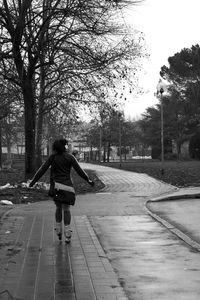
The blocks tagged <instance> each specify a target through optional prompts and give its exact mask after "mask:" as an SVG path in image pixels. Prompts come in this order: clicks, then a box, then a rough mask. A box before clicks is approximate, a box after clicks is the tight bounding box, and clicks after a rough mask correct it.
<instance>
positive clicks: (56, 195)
mask: <svg viewBox="0 0 200 300" xmlns="http://www.w3.org/2000/svg"><path fill="white" fill-rule="evenodd" d="M67 144H68V142H67V140H65V139H60V140H56V141H55V142H54V143H53V146H52V150H53V154H52V155H50V156H49V158H48V159H47V161H46V162H45V163H44V164H43V165H42V166H41V167H40V168H39V170H38V171H37V172H36V174H35V176H34V177H33V179H32V181H31V182H30V184H29V186H30V187H32V186H33V185H34V184H35V183H36V182H37V181H38V180H39V179H40V177H42V175H43V174H44V173H45V172H46V171H47V170H48V168H49V167H51V171H50V191H49V196H51V197H53V200H54V202H55V205H56V212H55V220H56V233H57V235H58V238H59V240H62V228H63V226H62V221H64V235H65V241H66V242H67V243H68V242H70V239H71V232H72V231H71V228H70V223H71V212H70V205H74V204H75V191H74V187H73V183H72V180H71V176H70V173H71V168H72V167H73V168H74V169H75V171H76V172H77V173H78V175H79V176H81V177H82V178H83V179H85V180H86V181H87V182H88V183H89V184H90V185H91V186H94V182H93V181H92V180H91V179H90V178H89V177H88V175H87V174H86V173H85V171H84V170H83V169H82V168H81V167H80V165H79V163H78V161H77V160H76V158H75V157H74V156H73V155H71V154H69V153H68V152H67V151H66V148H65V146H66V145H67Z"/></svg>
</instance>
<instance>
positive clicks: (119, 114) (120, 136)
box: [118, 112, 122, 168]
mask: <svg viewBox="0 0 200 300" xmlns="http://www.w3.org/2000/svg"><path fill="white" fill-rule="evenodd" d="M121 116H122V113H121V112H119V113H118V118H119V166H120V168H121V166H122V124H121Z"/></svg>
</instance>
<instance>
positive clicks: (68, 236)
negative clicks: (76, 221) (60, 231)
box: [64, 225, 72, 243]
mask: <svg viewBox="0 0 200 300" xmlns="http://www.w3.org/2000/svg"><path fill="white" fill-rule="evenodd" d="M64 233H65V243H70V241H71V237H72V230H71V228H70V225H67V226H65V231H64Z"/></svg>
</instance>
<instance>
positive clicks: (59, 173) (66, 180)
mask: <svg viewBox="0 0 200 300" xmlns="http://www.w3.org/2000/svg"><path fill="white" fill-rule="evenodd" d="M50 166H51V175H50V182H51V183H52V182H59V183H62V184H66V185H69V186H73V182H72V180H71V176H70V172H71V168H72V167H73V168H74V169H75V171H76V172H77V173H78V175H79V176H81V177H82V178H83V179H85V180H86V181H88V180H89V177H88V175H87V174H86V173H85V172H84V171H83V169H82V168H81V167H80V165H79V163H78V161H77V160H76V158H75V157H74V156H73V155H71V154H69V153H67V152H64V153H62V154H60V155H59V154H52V155H50V156H49V158H48V159H47V161H46V162H45V163H44V164H43V165H42V166H41V167H40V168H39V170H38V171H37V172H36V174H35V176H34V177H33V179H32V181H31V183H30V186H33V185H34V184H35V183H36V182H37V181H38V180H39V179H40V177H42V175H43V174H44V173H45V172H46V171H47V170H48V168H49V167H50Z"/></svg>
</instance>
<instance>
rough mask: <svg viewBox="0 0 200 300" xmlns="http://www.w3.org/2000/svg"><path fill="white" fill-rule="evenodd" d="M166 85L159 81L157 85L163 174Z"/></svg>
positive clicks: (162, 170)
mask: <svg viewBox="0 0 200 300" xmlns="http://www.w3.org/2000/svg"><path fill="white" fill-rule="evenodd" d="M165 88H166V84H165V83H164V82H163V81H162V79H159V82H158V85H157V94H160V102H161V103H160V104H161V107H160V114H161V116H160V119H161V174H162V175H163V174H164V116H163V93H164V91H165Z"/></svg>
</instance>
